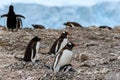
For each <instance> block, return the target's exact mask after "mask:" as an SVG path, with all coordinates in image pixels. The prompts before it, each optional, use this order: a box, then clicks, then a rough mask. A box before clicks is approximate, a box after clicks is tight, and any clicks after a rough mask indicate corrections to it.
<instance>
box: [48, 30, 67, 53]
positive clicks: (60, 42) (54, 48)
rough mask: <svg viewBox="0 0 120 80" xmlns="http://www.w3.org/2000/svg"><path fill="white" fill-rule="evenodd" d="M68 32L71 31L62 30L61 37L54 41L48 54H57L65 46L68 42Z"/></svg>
mask: <svg viewBox="0 0 120 80" xmlns="http://www.w3.org/2000/svg"><path fill="white" fill-rule="evenodd" d="M68 34H69V33H68V32H66V31H64V32H62V34H61V35H60V37H59V38H58V39H57V40H56V41H55V42H54V43H53V45H52V47H51V49H50V51H49V52H48V54H57V52H59V51H60V50H61V49H62V48H63V47H65V45H66V44H67V43H68V38H67V35H68Z"/></svg>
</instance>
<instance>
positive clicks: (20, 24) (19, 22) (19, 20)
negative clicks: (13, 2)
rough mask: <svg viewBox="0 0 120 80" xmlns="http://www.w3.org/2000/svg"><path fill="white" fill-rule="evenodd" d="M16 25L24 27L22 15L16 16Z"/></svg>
mask: <svg viewBox="0 0 120 80" xmlns="http://www.w3.org/2000/svg"><path fill="white" fill-rule="evenodd" d="M16 27H17V28H18V29H20V28H21V27H23V24H22V19H21V18H20V17H17V18H16Z"/></svg>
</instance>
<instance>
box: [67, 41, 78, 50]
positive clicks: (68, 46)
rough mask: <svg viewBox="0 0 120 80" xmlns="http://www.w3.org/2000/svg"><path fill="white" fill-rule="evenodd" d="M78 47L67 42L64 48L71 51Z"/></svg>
mask: <svg viewBox="0 0 120 80" xmlns="http://www.w3.org/2000/svg"><path fill="white" fill-rule="evenodd" d="M75 46H78V44H74V43H72V42H68V43H67V44H66V46H65V48H66V49H69V50H72V49H73V47H75Z"/></svg>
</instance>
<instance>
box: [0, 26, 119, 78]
mask: <svg viewBox="0 0 120 80" xmlns="http://www.w3.org/2000/svg"><path fill="white" fill-rule="evenodd" d="M62 31H68V32H70V33H71V34H70V35H69V36H68V38H69V40H70V41H72V42H74V43H77V44H80V45H79V46H78V47H75V48H74V49H73V52H74V56H73V58H72V62H71V64H72V65H73V68H74V69H75V70H76V72H74V73H73V72H68V73H62V72H59V73H56V74H55V73H54V72H53V71H52V70H51V69H48V67H46V66H45V65H47V66H49V67H51V66H52V64H53V60H54V58H55V56H51V55H48V54H46V53H47V52H48V51H49V48H50V47H51V45H52V44H53V42H54V41H55V40H56V39H57V38H58V37H59V35H60V34H61V33H62ZM34 36H39V37H40V38H42V41H41V48H40V50H39V60H40V61H39V62H37V63H35V64H33V63H26V62H24V61H18V60H16V59H15V58H14V56H18V57H23V54H24V51H25V48H26V46H27V44H28V42H29V41H30V40H31V39H32V38H33V37H34ZM0 80H120V27H117V28H114V29H112V30H108V29H99V28H96V27H89V28H74V29H70V28H67V29H63V30H50V29H29V28H26V29H21V30H18V31H17V32H11V31H7V30H5V29H0Z"/></svg>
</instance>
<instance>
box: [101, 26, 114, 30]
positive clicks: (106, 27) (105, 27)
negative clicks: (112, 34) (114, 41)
mask: <svg viewBox="0 0 120 80" xmlns="http://www.w3.org/2000/svg"><path fill="white" fill-rule="evenodd" d="M99 28H101V29H109V30H111V29H112V28H111V27H109V26H99Z"/></svg>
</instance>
